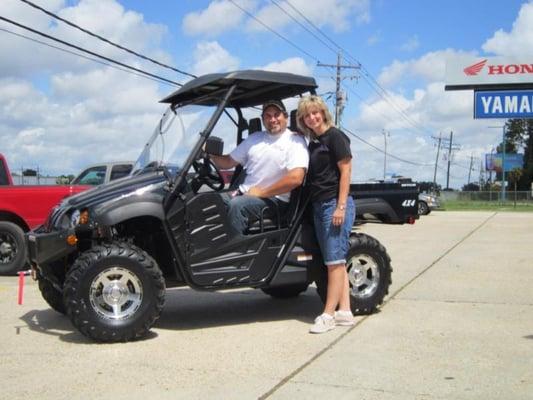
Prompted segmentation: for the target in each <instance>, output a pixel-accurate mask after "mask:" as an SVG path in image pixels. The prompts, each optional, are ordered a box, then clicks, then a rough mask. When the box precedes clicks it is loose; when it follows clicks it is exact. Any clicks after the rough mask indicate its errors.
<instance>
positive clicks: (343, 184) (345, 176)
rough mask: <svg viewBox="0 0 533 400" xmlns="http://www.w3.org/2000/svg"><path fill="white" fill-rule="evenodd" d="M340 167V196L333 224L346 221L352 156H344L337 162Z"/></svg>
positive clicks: (340, 223)
mask: <svg viewBox="0 0 533 400" xmlns="http://www.w3.org/2000/svg"><path fill="white" fill-rule="evenodd" d="M337 167H338V168H339V172H340V178H339V197H338V199H337V208H336V209H335V212H334V213H333V221H332V222H333V225H337V226H338V225H342V223H343V222H344V214H345V211H346V200H347V198H348V194H349V193H350V180H351V176H352V159H351V158H350V157H346V158H343V159H342V160H340V161H338V162H337Z"/></svg>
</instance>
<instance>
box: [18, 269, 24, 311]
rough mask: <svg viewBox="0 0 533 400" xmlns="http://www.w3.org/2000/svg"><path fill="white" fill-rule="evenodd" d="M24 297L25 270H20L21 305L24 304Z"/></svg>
mask: <svg viewBox="0 0 533 400" xmlns="http://www.w3.org/2000/svg"><path fill="white" fill-rule="evenodd" d="M23 297H24V271H20V272H19V302H18V303H19V305H21V304H22V298H23Z"/></svg>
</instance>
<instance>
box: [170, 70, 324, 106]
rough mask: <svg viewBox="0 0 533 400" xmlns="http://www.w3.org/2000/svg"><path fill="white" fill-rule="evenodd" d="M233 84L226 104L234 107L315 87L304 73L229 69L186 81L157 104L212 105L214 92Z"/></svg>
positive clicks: (215, 93)
mask: <svg viewBox="0 0 533 400" xmlns="http://www.w3.org/2000/svg"><path fill="white" fill-rule="evenodd" d="M234 84H236V85H237V88H236V90H235V91H234V92H233V95H232V96H231V98H230V100H229V103H228V105H229V106H234V107H251V106H259V105H261V104H262V103H264V102H265V101H267V100H271V99H280V100H281V99H285V98H287V97H292V96H296V95H299V94H303V93H306V92H310V91H314V89H316V88H317V84H316V82H315V79H314V78H311V77H308V76H303V75H295V74H289V73H284V72H271V71H261V70H245V71H233V72H226V73H220V74H209V75H203V76H200V77H198V78H195V79H193V80H190V81H189V82H187V83H186V84H185V85H183V86H182V87H181V88H180V89H178V90H176V91H175V92H174V93H172V94H171V95H169V96H167V97H165V98H164V99H163V100H161V103H171V104H178V103H184V102H187V103H188V102H193V103H195V104H202V105H215V104H218V102H219V96H218V95H219V94H220V95H222V94H223V92H225V89H228V88H229V87H231V86H232V85H234Z"/></svg>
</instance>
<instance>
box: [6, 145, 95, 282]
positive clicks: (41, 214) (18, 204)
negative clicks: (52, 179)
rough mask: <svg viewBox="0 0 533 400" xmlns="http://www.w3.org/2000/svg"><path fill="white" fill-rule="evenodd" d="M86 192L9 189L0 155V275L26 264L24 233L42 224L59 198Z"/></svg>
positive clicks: (61, 187) (41, 187)
mask: <svg viewBox="0 0 533 400" xmlns="http://www.w3.org/2000/svg"><path fill="white" fill-rule="evenodd" d="M89 188H91V186H86V185H84V186H82V185H76V186H66V185H48V186H45V185H37V186H26V185H20V186H18V185H13V179H12V177H11V173H10V172H9V168H8V165H7V162H6V159H5V158H4V156H3V155H2V154H0V275H12V274H14V273H16V272H17V271H19V270H20V269H22V268H23V267H24V265H25V264H26V245H25V241H24V232H27V231H29V230H30V229H33V228H35V227H37V226H38V225H40V224H42V223H43V222H44V221H45V219H46V217H47V216H48V214H49V213H50V210H51V209H52V207H54V206H55V205H57V204H58V203H59V202H60V201H61V200H62V199H63V198H65V197H67V196H70V195H73V194H76V193H79V192H82V191H84V190H87V189H89Z"/></svg>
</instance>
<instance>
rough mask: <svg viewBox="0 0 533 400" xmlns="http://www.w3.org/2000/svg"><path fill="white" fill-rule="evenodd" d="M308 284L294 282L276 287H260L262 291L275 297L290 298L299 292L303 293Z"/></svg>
mask: <svg viewBox="0 0 533 400" xmlns="http://www.w3.org/2000/svg"><path fill="white" fill-rule="evenodd" d="M308 286H309V285H308V284H307V283H303V284H294V285H285V286H278V287H270V288H264V289H261V290H262V291H263V293H265V294H268V295H269V296H272V297H274V298H276V299H290V298H292V297H296V296H298V295H299V294H300V293H303V292H305V291H306V290H307V287H308Z"/></svg>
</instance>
